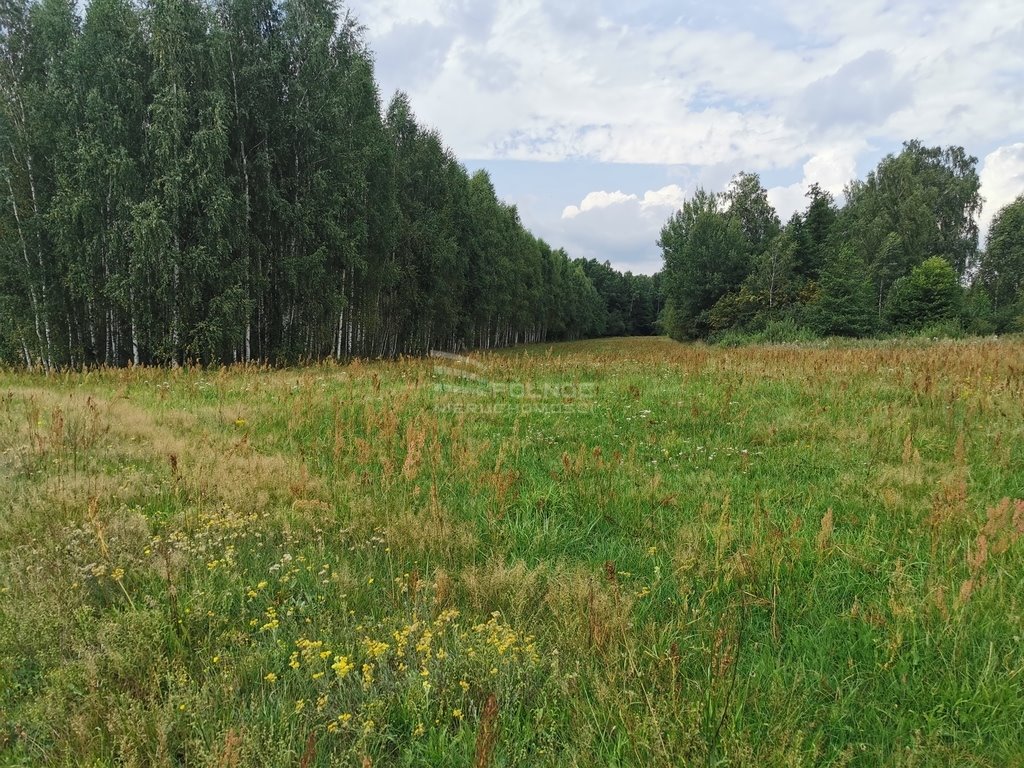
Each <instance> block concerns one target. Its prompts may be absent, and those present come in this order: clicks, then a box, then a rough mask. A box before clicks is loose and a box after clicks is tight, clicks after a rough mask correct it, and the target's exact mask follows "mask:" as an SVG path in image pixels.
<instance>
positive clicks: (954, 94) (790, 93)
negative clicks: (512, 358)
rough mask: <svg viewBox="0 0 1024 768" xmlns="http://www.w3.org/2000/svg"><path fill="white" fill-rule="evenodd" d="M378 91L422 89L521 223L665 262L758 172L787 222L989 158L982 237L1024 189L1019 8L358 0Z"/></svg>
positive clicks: (772, 1)
mask: <svg viewBox="0 0 1024 768" xmlns="http://www.w3.org/2000/svg"><path fill="white" fill-rule="evenodd" d="M348 7H349V9H350V10H351V11H352V12H353V13H354V14H355V15H356V16H357V17H358V19H359V20H360V22H361V23H362V24H364V25H365V26H366V29H367V38H368V41H369V43H370V46H371V48H372V49H373V51H374V52H375V61H376V68H377V76H378V80H379V82H380V85H381V91H382V95H383V97H384V98H385V100H386V99H388V98H389V97H390V94H392V93H393V92H394V91H395V90H403V91H405V92H406V93H408V94H409V97H410V99H411V102H412V106H413V109H414V111H415V112H416V114H417V117H418V119H419V120H420V122H421V123H422V124H424V125H428V126H431V127H434V128H436V129H437V130H438V131H440V133H441V135H442V136H443V138H444V140H445V141H446V142H447V143H448V145H449V146H450V147H451V148H452V150H453V151H454V152H455V153H456V155H457V156H458V157H459V158H460V160H462V162H463V163H464V164H465V165H466V166H467V167H468V168H469V169H470V170H476V169H479V168H483V169H486V170H487V171H488V172H489V173H490V174H491V177H492V179H493V181H494V185H495V188H496V189H497V192H498V195H499V196H500V197H501V198H502V199H504V200H506V201H507V202H510V203H513V204H515V205H516V206H517V207H518V209H519V213H520V217H521V218H522V220H523V223H524V224H525V225H526V226H527V227H528V228H529V229H530V230H531V231H532V232H533V233H534V234H535V235H537V236H539V237H543V238H544V239H545V240H547V241H548V242H549V243H550V244H551V245H552V246H555V247H564V248H566V250H567V251H569V253H570V255H572V256H574V257H575V256H583V257H585V258H597V259H599V260H601V261H605V260H608V261H610V262H611V263H612V265H613V266H615V267H616V268H618V269H620V270H631V271H633V272H635V273H646V274H651V273H653V272H655V271H657V270H658V269H660V267H661V256H660V251H659V249H658V246H657V239H658V233H659V232H660V230H661V227H662V225H663V224H664V223H665V221H666V220H667V218H668V217H669V216H670V215H671V214H672V213H673V211H675V210H677V209H678V208H679V207H680V206H681V205H682V202H683V201H684V200H685V199H686V198H687V197H688V196H689V195H691V194H692V193H693V191H694V190H695V189H696V188H697V187H699V186H703V187H705V188H707V189H709V190H712V191H720V190H722V189H724V188H725V187H726V185H727V184H728V182H729V180H730V179H731V178H732V177H733V176H734V175H735V174H736V173H738V172H740V171H748V172H756V173H758V174H760V176H761V180H762V183H763V184H764V185H765V187H766V188H768V194H769V198H770V200H771V201H772V203H773V204H774V205H775V207H776V209H777V210H778V212H779V214H780V216H781V218H782V219H783V221H785V220H786V219H788V218H789V216H790V215H791V214H792V213H793V212H794V211H797V210H803V209H804V207H805V203H806V201H805V199H804V192H805V191H806V189H807V187H808V186H809V185H810V184H811V183H813V182H818V183H819V184H821V185H822V187H824V188H826V189H828V190H830V191H831V192H833V193H834V194H836V195H837V197H841V194H842V190H843V187H844V185H845V184H846V183H847V182H848V181H850V180H851V179H853V178H855V177H856V178H862V177H864V176H865V175H866V174H867V173H868V172H869V171H870V170H872V169H873V168H874V167H875V166H876V165H877V163H878V161H879V160H880V159H881V158H882V157H884V156H885V155H886V154H889V153H890V152H898V151H899V149H900V147H901V145H902V142H903V141H904V140H906V139H912V138H917V139H920V140H922V141H924V142H925V143H927V144H929V145H943V146H945V145H950V144H958V145H962V146H964V147H965V148H966V149H967V151H968V152H969V153H971V154H973V155H975V156H977V157H978V160H979V162H978V168H979V172H980V174H981V179H982V195H983V196H984V197H985V199H986V204H985V208H984V211H983V213H982V217H981V227H982V231H983V233H984V232H985V231H986V230H987V227H988V223H989V221H990V220H991V217H992V216H993V215H994V213H995V212H996V211H997V210H998V209H999V208H1000V207H1002V206H1003V205H1005V204H1006V203H1008V202H1010V201H1011V200H1013V199H1014V198H1015V197H1016V196H1017V195H1019V194H1022V193H1024V2H1022V1H1021V0H889V1H885V0H857V2H851V0H817V2H814V3H808V2H806V0H803V1H798V0H763V1H762V0H742V1H739V2H732V1H730V0H721V2H718V3H710V2H707V0H699V1H696V2H694V1H692V0H675V1H674V2H673V1H671V0H628V1H627V2H621V1H618V0H501V1H500V2H499V0H349V2H348Z"/></svg>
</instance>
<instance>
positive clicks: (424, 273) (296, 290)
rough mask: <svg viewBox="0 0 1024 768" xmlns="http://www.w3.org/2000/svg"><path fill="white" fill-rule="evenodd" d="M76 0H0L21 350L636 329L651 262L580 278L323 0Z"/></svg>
mask: <svg viewBox="0 0 1024 768" xmlns="http://www.w3.org/2000/svg"><path fill="white" fill-rule="evenodd" d="M77 7H78V6H77V4H76V3H74V2H73V0H22V1H21V2H11V3H4V4H2V5H0V54H2V57H3V63H4V66H3V67H2V68H0V87H2V88H3V92H4V94H5V97H4V100H3V103H2V104H0V146H2V147H3V149H4V152H3V168H2V169H0V170H2V176H3V181H4V182H5V184H4V187H5V188H4V189H3V192H2V195H3V206H2V207H0V322H2V324H3V337H4V342H3V344H4V346H5V348H11V349H14V350H15V352H16V354H17V357H18V359H19V360H25V361H26V362H30V363H31V364H42V365H44V366H47V367H53V366H58V365H75V366H78V365H90V364H108V365H124V364H126V363H129V362H131V363H135V364H140V363H171V364H175V365H177V364H182V363H185V362H191V361H195V362H200V363H214V362H235V361H265V362H285V361H294V360H299V359H322V358H326V357H333V358H336V359H348V358H352V357H356V356H360V357H382V356H383V357H392V356H396V355H400V354H422V353H424V352H427V351H429V350H431V349H442V350H458V349H464V348H466V347H476V346H480V347H485V348H490V347H498V346H507V345H511V344H516V343H520V342H536V341H541V340H545V339H576V338H581V337H583V336H589V335H594V334H602V333H605V332H607V330H608V328H609V327H614V328H615V329H617V331H619V332H623V333H636V332H642V333H649V332H651V330H652V326H653V323H654V317H655V315H656V313H657V311H658V309H659V305H660V300H659V297H658V292H657V290H656V288H655V287H654V282H653V281H652V280H650V279H649V278H646V277H634V276H632V275H619V274H618V273H615V272H614V271H613V270H610V269H609V274H608V275H607V276H604V275H603V276H602V279H605V278H607V279H605V283H607V284H608V285H609V286H610V285H614V286H616V287H615V288H614V289H613V290H611V289H610V290H608V291H602V292H598V291H597V290H596V289H595V287H594V285H593V284H592V283H591V275H590V274H588V273H587V272H586V271H585V270H584V271H580V270H578V269H577V268H576V267H575V266H574V265H573V264H572V262H571V261H570V259H569V257H568V255H567V254H566V253H565V252H564V251H562V250H552V249H551V248H550V246H548V245H547V244H545V243H543V242H541V241H539V240H537V239H536V238H534V237H533V236H532V235H531V234H530V233H529V232H527V231H526V229H525V228H524V226H523V224H522V222H521V221H520V219H519V215H518V212H517V211H516V210H515V208H514V207H511V206H508V205H505V204H504V203H502V202H501V201H499V200H498V199H497V197H496V195H495V193H494V189H493V186H492V185H491V184H490V180H489V179H487V178H486V174H482V175H481V174H477V175H475V176H474V177H473V178H470V177H469V175H468V174H467V172H466V170H465V168H463V167H462V166H461V165H460V164H459V163H458V162H457V160H456V159H455V158H454V157H453V156H452V154H451V152H450V151H449V150H448V148H447V147H445V145H444V143H443V141H442V140H441V137H440V136H439V135H438V134H437V133H436V132H435V131H432V130H428V129H426V128H425V127H423V126H422V125H421V124H419V123H418V122H417V120H416V117H415V115H414V114H413V111H412V108H411V105H410V104H409V102H408V99H407V98H406V97H405V96H404V95H403V94H397V95H396V96H395V97H394V98H393V99H392V101H391V103H390V105H389V107H388V109H387V110H384V114H382V109H381V100H380V94H379V92H378V87H377V83H376V81H375V78H374V72H373V60H372V55H371V53H370V51H369V50H368V48H367V46H366V43H365V40H364V32H363V30H362V28H361V27H360V26H359V25H358V23H357V22H356V20H355V18H354V17H353V16H352V15H350V14H348V13H344V15H343V14H342V8H341V5H340V4H339V3H337V2H335V0H281V1H280V2H279V1H278V0H210V1H207V0H182V1H181V2H178V1H177V0H173V1H172V0H148V2H145V3H141V4H139V3H134V2H131V0H94V2H91V3H88V4H86V5H85V20H84V24H83V23H80V20H79V19H78V18H77V16H76V10H77ZM595 277H596V276H595ZM620 286H621V290H620ZM613 315H614V317H612V316H613Z"/></svg>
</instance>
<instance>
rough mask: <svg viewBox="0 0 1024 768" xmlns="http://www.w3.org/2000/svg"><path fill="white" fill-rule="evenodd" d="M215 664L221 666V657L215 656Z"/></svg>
mask: <svg viewBox="0 0 1024 768" xmlns="http://www.w3.org/2000/svg"><path fill="white" fill-rule="evenodd" d="M213 663H214V664H220V656H214V657H213Z"/></svg>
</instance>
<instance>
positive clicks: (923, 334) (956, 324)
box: [915, 318, 967, 339]
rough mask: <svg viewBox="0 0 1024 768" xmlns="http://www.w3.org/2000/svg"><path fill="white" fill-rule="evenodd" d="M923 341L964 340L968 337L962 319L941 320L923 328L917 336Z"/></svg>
mask: <svg viewBox="0 0 1024 768" xmlns="http://www.w3.org/2000/svg"><path fill="white" fill-rule="evenodd" d="M915 335H916V336H917V337H918V338H922V339H962V338H964V336H966V335H967V331H966V330H965V329H964V324H963V323H962V322H961V320H960V318H952V319H949V320H940V321H939V322H937V323H930V324H929V325H926V326H924V327H923V328H921V329H920V330H919V331H918V332H917V333H916V334H915Z"/></svg>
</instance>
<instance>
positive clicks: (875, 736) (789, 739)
mask: <svg viewBox="0 0 1024 768" xmlns="http://www.w3.org/2000/svg"><path fill="white" fill-rule="evenodd" d="M473 360H474V361H475V362H474V363H469V362H459V361H442V362H443V365H435V363H437V362H438V361H430V360H410V361H403V362H399V363H380V364H358V363H356V364H352V365H349V366H345V367H336V366H321V367H311V368H304V369H297V370H283V371H270V370H263V369H256V368H252V369H243V368H237V369H225V370H191V369H188V370H158V369H135V370H118V371H104V372H94V373H87V374H74V375H71V374H69V375H62V376H49V377H47V376H43V375H39V374H0V504H2V509H3V510H4V511H3V515H2V517H0V553H2V556H0V755H2V759H0V763H2V764H11V765H37V764H44V765H139V766H153V765H181V764H186V763H187V764H188V765H218V766H259V765H298V766H328V765H336V764H340V765H377V766H385V765H386V766H391V765H425V764H426V765H467V766H468V765H473V766H510V765H523V766H535V765H539V766H543V765H552V766H554V765H559V766H561V765H576V766H590V765H623V766H625V765H629V766H650V765H664V766H676V765H691V764H692V765H707V764H727V765H818V764H825V765H878V764H888V765H917V766H921V765H936V766H939V765H951V764H957V765H978V766H989V765H993V766H994V765H998V766H1002V765H1014V764H1019V763H1021V762H1022V761H1024V752H1022V747H1021V744H1024V645H1022V642H1021V638H1022V636H1024V618H1022V600H1021V597H1020V585H1021V584H1022V583H1024V542H1022V541H1021V538H1022V536H1024V502H1022V501H1021V499H1024V343H1022V342H1021V341H1019V340H1003V341H963V342H943V343H932V344H929V343H923V342H920V343H916V344H914V345H909V344H901V345H894V344H878V345H867V344H860V345H856V346H850V347H843V348H839V347H833V348H828V347H815V348H806V347H805V348H796V347H793V346H781V347H780V346H776V347H744V348H739V349H723V348H708V347H704V346H681V345H676V344H674V343H671V342H668V341H665V340H662V339H630V340H613V341H603V342H589V343H581V344H572V345H558V346H555V347H551V348H546V347H545V348H542V347H536V348H529V349H527V350H526V351H525V352H516V353H504V354H496V355H476V356H473ZM459 370H463V371H464V372H466V373H471V374H472V375H473V376H474V377H476V378H469V377H468V376H466V377H463V378H459V373H458V371H459Z"/></svg>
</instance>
